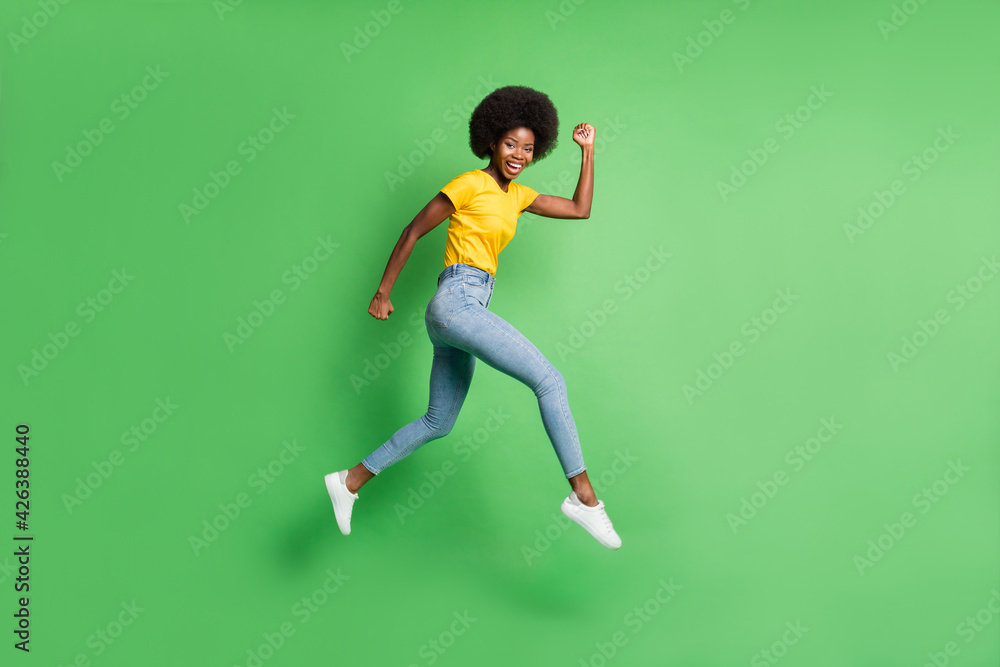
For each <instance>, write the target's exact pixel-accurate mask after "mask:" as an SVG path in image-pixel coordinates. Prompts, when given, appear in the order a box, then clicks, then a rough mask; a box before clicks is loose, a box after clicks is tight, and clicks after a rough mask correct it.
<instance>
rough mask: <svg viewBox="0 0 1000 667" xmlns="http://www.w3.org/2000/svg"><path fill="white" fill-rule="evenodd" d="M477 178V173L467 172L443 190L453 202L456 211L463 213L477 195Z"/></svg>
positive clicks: (454, 179)
mask: <svg viewBox="0 0 1000 667" xmlns="http://www.w3.org/2000/svg"><path fill="white" fill-rule="evenodd" d="M475 176H476V174H475V172H472V171H469V172H466V173H464V174H462V175H461V176H457V177H455V178H453V179H452V180H451V182H450V183H448V185H446V186H444V187H443V188H441V192H443V193H445V194H446V195H448V199H450V200H451V203H452V205H453V206H454V207H455V210H456V211H461V210H462V209H463V208H465V207H466V206H467V205H468V203H469V201H470V200H471V199H472V195H474V194H475V193H476V189H477V184H476V178H475Z"/></svg>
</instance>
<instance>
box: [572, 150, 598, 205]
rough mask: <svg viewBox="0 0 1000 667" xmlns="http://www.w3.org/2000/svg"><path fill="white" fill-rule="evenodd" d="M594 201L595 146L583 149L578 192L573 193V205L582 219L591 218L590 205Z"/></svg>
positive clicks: (577, 186) (577, 185)
mask: <svg viewBox="0 0 1000 667" xmlns="http://www.w3.org/2000/svg"><path fill="white" fill-rule="evenodd" d="M593 199H594V146H593V144H591V145H588V146H584V147H583V156H582V158H581V160H580V180H579V181H578V182H577V184H576V192H574V193H573V203H574V204H576V206H577V208H578V209H579V211H580V217H581V218H589V217H590V204H591V202H592V201H593Z"/></svg>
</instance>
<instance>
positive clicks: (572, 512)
mask: <svg viewBox="0 0 1000 667" xmlns="http://www.w3.org/2000/svg"><path fill="white" fill-rule="evenodd" d="M559 509H561V510H562V513H563V514H565V515H566V516H568V517H569V518H570V519H572V520H573V522H574V523H576V524H577V525H578V526H580V527H581V528H583V529H584V530H586V531H587V532H588V533H589V534H590V536H591V537H593V538H594V539H595V540H597V542H598V543H599V544H601V545H602V546H604V547H606V548H608V549H621V546H622V545H621V543H619V544H617V545H615V544H608V543H607V542H605V541H604V537H603V536H601V535H599V534H597V533H595V532H594V531H593V530H591V528H590V526H588V525H587V524H586V523H583V522H582V521H581V520H580V518H581V517H580V514H579V511H578V510H577V509H576V508H575V507H573V505H572V504H571V503H569V502H567V501H565V500H564V501H563V504H562V505H560V506H559Z"/></svg>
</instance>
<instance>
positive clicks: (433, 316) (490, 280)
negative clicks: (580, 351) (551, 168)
mask: <svg viewBox="0 0 1000 667" xmlns="http://www.w3.org/2000/svg"><path fill="white" fill-rule="evenodd" d="M558 127H559V121H558V116H557V113H556V109H555V107H554V106H553V104H552V102H551V101H550V100H549V98H548V96H547V95H545V94H544V93H541V92H539V91H537V90H534V89H532V88H528V87H525V86H505V87H503V88H498V89H497V90H494V91H493V92H492V93H490V94H489V95H487V96H486V97H485V98H484V99H483V100H482V101H481V102H480V103H479V105H478V106H477V107H476V109H475V110H474V111H473V112H472V117H471V119H470V120H469V145H470V146H471V148H472V152H473V153H474V154H475V155H476V157H478V158H487V157H488V158H490V162H489V165H488V166H487V167H486V168H485V169H475V170H473V171H468V172H465V173H464V174H461V175H460V176H458V177H457V178H455V179H454V180H452V181H451V182H450V183H448V184H447V185H446V186H445V187H444V188H442V189H441V191H440V192H438V193H437V195H436V196H435V197H434V198H433V199H432V200H431V201H430V202H429V203H428V204H427V205H426V206H424V208H423V210H422V211H420V213H418V214H417V216H416V217H415V218H414V219H413V221H412V222H411V223H410V224H409V225H407V226H406V228H405V229H403V233H402V235H401V236H400V238H399V241H398V242H397V243H396V246H395V248H393V250H392V254H391V255H390V256H389V262H388V264H387V265H386V267H385V273H384V274H383V275H382V282H381V283H380V284H379V287H378V290H377V291H376V292H375V296H374V297H373V298H372V300H371V305H370V306H369V307H368V312H369V313H370V314H371V315H372V316H373V317H375V318H378V319H380V320H385V319H388V317H389V314H390V313H392V312H393V307H392V303H391V302H390V301H389V294H390V292H391V291H392V287H393V285H394V284H395V282H396V278H397V277H398V276H399V273H400V271H401V270H402V269H403V265H404V264H405V263H406V260H407V259H409V257H410V253H411V251H412V250H413V247H414V245H415V244H416V242H417V239H419V238H421V237H422V236H423V235H424V234H426V233H427V232H429V231H430V230H432V229H433V228H434V227H436V226H437V225H438V224H440V223H441V222H443V221H444V220H445V219H447V218H449V217H450V218H451V222H450V224H449V225H448V239H447V242H446V245H445V256H444V264H445V268H444V271H442V272H441V274H440V275H439V276H438V288H437V292H435V294H434V297H433V298H432V299H431V300H430V303H429V304H428V305H427V310H426V312H425V315H424V320H425V324H426V326H427V335H428V336H429V337H430V340H431V343H432V345H433V347H434V361H433V364H432V366H431V383H430V401H429V404H428V407H427V413H426V414H424V415H423V416H422V417H420V418H419V419H417V420H416V421H413V422H411V423H409V424H407V425H406V426H403V427H402V428H401V429H399V430H398V431H396V433H395V434H394V435H393V436H392V438H390V439H389V440H388V442H386V443H385V444H383V445H382V446H381V447H379V448H378V449H376V450H375V451H373V452H372V453H371V454H369V455H368V456H367V457H366V458H365V459H363V460H362V461H361V462H360V463H358V464H357V465H356V466H354V467H353V468H351V469H349V470H340V471H338V472H333V473H330V474H329V475H326V488H327V492H328V493H329V494H330V499H331V501H332V502H333V509H334V514H335V515H336V518H337V525H338V526H339V527H340V530H341V532H342V533H343V534H344V535H348V534H350V532H351V511H352V509H353V506H354V501H355V500H357V499H358V494H357V491H358V489H360V488H361V487H362V486H364V485H365V483H367V482H368V480H370V479H371V478H372V477H374V476H375V475H377V474H378V473H380V472H382V471H383V470H385V469H386V468H387V467H389V466H390V465H392V464H393V463H395V462H397V461H399V460H400V459H402V458H403V457H405V456H407V455H409V454H411V453H412V452H413V451H415V450H416V449H417V448H418V447H420V446H421V445H423V444H424V443H426V442H428V441H430V440H433V439H435V438H440V437H443V436H445V435H447V434H448V433H449V432H450V431H451V429H452V426H454V424H455V420H456V418H457V417H458V412H459V410H460V409H461V407H462V403H463V402H464V400H465V396H466V394H467V393H468V391H469V383H470V382H471V381H472V372H473V369H474V368H475V364H476V359H477V358H478V359H480V360H482V361H483V362H485V363H486V364H488V365H490V366H492V367H493V368H496V369H497V370H499V371H502V372H503V373H506V374H507V375H510V376H511V377H514V378H516V379H518V380H520V381H521V382H523V383H524V384H526V385H528V387H530V388H531V389H532V391H534V393H535V396H537V398H538V407H539V409H540V410H541V415H542V423H543V424H544V426H545V431H546V433H547V434H548V436H549V439H550V440H551V441H552V446H553V447H554V448H555V453H556V456H557V458H558V459H559V463H560V465H561V466H562V469H563V472H564V473H565V475H566V478H567V479H568V480H569V484H570V487H571V488H572V491H571V492H570V495H569V497H568V498H566V499H565V500H564V501H563V503H562V506H561V509H562V511H563V513H564V514H566V515H567V516H568V517H569V518H571V519H572V520H573V521H575V522H576V523H578V524H580V525H581V526H582V527H583V528H584V529H586V530H587V532H589V533H590V534H591V535H592V536H593V537H595V538H596V539H597V540H598V541H599V542H600V543H601V544H603V545H604V546H606V547H608V548H609V549H617V548H619V547H620V546H621V539H620V538H619V537H618V534H617V533H616V532H615V529H614V527H613V526H612V524H611V520H610V519H609V518H608V515H607V513H606V512H605V510H604V503H603V502H602V501H600V500H598V499H597V496H596V494H595V493H594V489H593V487H592V486H591V484H590V480H589V479H588V478H587V472H586V466H585V465H584V462H583V454H582V453H581V450H580V440H579V438H578V437H577V432H576V425H575V423H574V422H573V415H572V414H571V413H570V409H569V404H568V402H567V399H566V384H565V382H564V381H563V376H562V375H561V374H560V373H559V371H557V370H556V369H555V367H553V366H552V364H550V363H549V361H548V360H547V359H546V358H545V357H544V356H543V355H542V353H541V352H539V351H538V348H536V347H535V346H534V345H533V344H532V343H531V342H530V341H529V340H528V339H527V338H525V337H524V336H523V335H521V334H520V333H519V332H518V331H517V329H515V328H514V327H513V326H511V325H510V324H509V323H508V322H507V321H505V320H504V319H502V318H500V317H499V316H498V315H496V314H494V313H493V312H491V311H490V310H488V308H489V305H490V300H491V298H492V296H493V287H494V284H495V275H496V270H497V255H498V254H499V253H500V251H501V250H502V249H503V247H504V246H505V245H506V244H507V242H508V241H509V240H510V239H511V237H512V236H513V235H514V228H515V226H516V225H517V218H518V217H519V216H520V215H521V213H523V212H524V211H526V210H527V211H530V212H531V213H535V214H536V215H542V216H546V217H549V218H577V219H579V218H588V217H590V205H591V200H592V198H593V190H594V136H595V130H594V126H593V125H590V124H589V123H581V124H579V125H577V126H576V127H575V128H574V130H573V140H574V141H575V142H576V143H578V144H579V145H580V148H581V149H582V151H583V158H582V163H581V165H580V179H579V182H578V183H577V186H576V192H575V193H574V194H573V198H572V199H566V198H564V197H555V196H551V195H542V194H538V193H537V192H535V191H534V190H532V189H531V188H529V187H527V186H525V185H521V184H520V183H515V182H514V179H516V178H517V177H518V176H519V175H520V174H521V172H522V171H524V169H525V167H527V166H528V165H529V164H531V163H532V161H537V160H540V159H542V158H543V157H545V156H546V155H548V154H549V153H550V152H551V151H552V149H553V148H555V146H556V143H557V134H558Z"/></svg>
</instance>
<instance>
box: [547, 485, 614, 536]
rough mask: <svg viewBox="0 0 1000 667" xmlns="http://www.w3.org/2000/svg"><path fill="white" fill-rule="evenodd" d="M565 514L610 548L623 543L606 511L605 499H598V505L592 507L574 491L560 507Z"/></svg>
mask: <svg viewBox="0 0 1000 667" xmlns="http://www.w3.org/2000/svg"><path fill="white" fill-rule="evenodd" d="M560 509H561V510H562V512H563V514H565V515H566V516H568V517H569V518H571V519H573V521H576V522H577V523H578V524H580V525H581V526H583V527H584V529H585V530H586V531H587V532H588V533H590V534H591V535H592V536H593V537H594V539H596V540H597V541H598V542H600V543H601V544H603V545H604V546H606V547H607V548H609V549H617V548H619V547H621V545H622V538H620V537H618V533H616V532H615V528H614V526H612V525H611V519H609V518H608V513H607V512H605V511H604V501H603V500H598V501H597V505H596V506H594V507H590V506H589V505H584V504H583V503H582V502H581V501H580V499H579V498H578V497H577V495H576V491H572V492H570V494H569V497H568V498H567V499H566V500H564V501H563V502H562V506H561V507H560Z"/></svg>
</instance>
